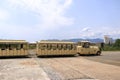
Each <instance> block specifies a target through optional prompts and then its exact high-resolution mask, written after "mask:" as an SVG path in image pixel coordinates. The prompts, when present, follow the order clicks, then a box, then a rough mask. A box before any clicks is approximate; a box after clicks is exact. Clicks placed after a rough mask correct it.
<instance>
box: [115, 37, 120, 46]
mask: <svg viewBox="0 0 120 80" xmlns="http://www.w3.org/2000/svg"><path fill="white" fill-rule="evenodd" d="M114 46H115V47H120V39H116V41H115V44H114Z"/></svg>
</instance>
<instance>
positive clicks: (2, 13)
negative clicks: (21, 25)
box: [0, 9, 10, 20]
mask: <svg viewBox="0 0 120 80" xmlns="http://www.w3.org/2000/svg"><path fill="white" fill-rule="evenodd" d="M9 17H10V16H9V13H8V12H7V11H6V10H3V9H0V20H7V19H8V18H9Z"/></svg>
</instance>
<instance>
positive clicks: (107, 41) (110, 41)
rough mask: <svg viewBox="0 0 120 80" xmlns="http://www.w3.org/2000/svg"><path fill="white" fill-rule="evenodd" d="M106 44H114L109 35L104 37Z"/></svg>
mask: <svg viewBox="0 0 120 80" xmlns="http://www.w3.org/2000/svg"><path fill="white" fill-rule="evenodd" d="M104 43H105V44H112V43H113V39H112V38H110V37H109V36H108V35H105V36H104Z"/></svg>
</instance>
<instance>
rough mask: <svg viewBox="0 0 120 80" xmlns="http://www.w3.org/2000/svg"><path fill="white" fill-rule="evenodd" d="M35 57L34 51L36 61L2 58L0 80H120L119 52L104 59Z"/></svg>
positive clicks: (109, 53)
mask: <svg viewBox="0 0 120 80" xmlns="http://www.w3.org/2000/svg"><path fill="white" fill-rule="evenodd" d="M33 54H35V53H34V52H33V51H31V56H33V58H5V59H4V58H0V80H119V79H120V76H119V74H120V66H119V60H120V58H119V56H120V54H119V52H103V54H102V56H79V57H46V58H41V57H36V56H34V55H33ZM108 61H109V62H108ZM111 62H112V63H111ZM116 64H117V65H116Z"/></svg>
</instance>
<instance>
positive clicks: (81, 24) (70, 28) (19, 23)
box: [0, 0, 120, 42]
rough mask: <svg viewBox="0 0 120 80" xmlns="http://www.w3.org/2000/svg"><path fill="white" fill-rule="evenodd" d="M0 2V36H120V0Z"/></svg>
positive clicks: (47, 37)
mask: <svg viewBox="0 0 120 80" xmlns="http://www.w3.org/2000/svg"><path fill="white" fill-rule="evenodd" d="M0 2H1V3H0V39H24V40H27V41H30V42H32V41H38V40H42V39H72V38H103V36H104V35H110V36H111V37H113V38H120V0H0Z"/></svg>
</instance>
